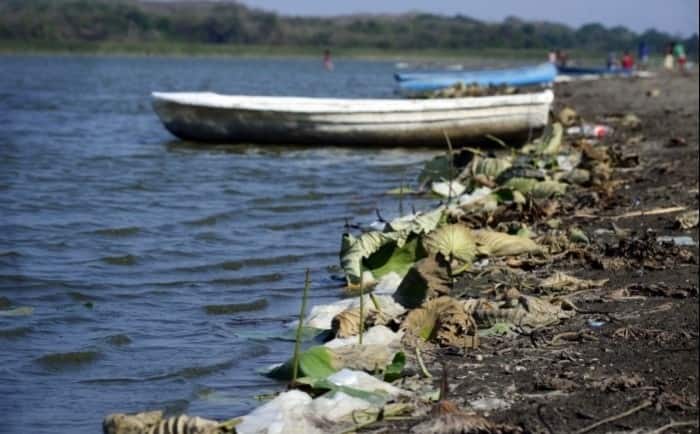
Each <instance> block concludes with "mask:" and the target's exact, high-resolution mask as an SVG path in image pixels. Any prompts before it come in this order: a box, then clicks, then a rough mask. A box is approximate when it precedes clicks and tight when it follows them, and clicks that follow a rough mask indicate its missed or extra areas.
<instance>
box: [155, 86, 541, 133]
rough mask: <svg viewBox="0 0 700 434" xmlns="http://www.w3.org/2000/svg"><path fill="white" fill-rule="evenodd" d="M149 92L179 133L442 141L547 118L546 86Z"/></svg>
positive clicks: (521, 128)
mask: <svg viewBox="0 0 700 434" xmlns="http://www.w3.org/2000/svg"><path fill="white" fill-rule="evenodd" d="M153 98H154V100H153V106H154V109H155V111H156V113H157V114H158V116H159V117H160V119H161V121H162V122H163V124H164V125H165V127H166V128H167V129H168V130H169V131H170V132H172V133H173V134H174V135H176V136H178V137H180V138H182V139H185V140H194V141H204V142H217V143H274V144H322V145H326V144H335V145H367V146H412V145H417V146H422V145H426V146H427V145H440V146H444V143H445V136H444V134H445V133H446V134H447V135H448V136H449V137H450V139H452V140H453V141H455V142H458V141H460V140H468V139H479V138H484V137H485V136H486V135H488V134H491V135H494V136H498V137H509V136H514V135H518V134H522V133H527V132H528V131H530V130H532V129H537V128H540V127H542V126H544V125H545V124H546V123H547V120H548V114H549V109H550V106H551V103H552V100H553V94H552V92H551V91H550V90H547V91H544V92H541V93H535V94H524V95H507V96H489V97H477V98H456V99H431V100H400V99H396V100H389V99H384V100H381V99H364V100H359V99H357V100H352V99H331V98H296V97H262V96H234V95H230V96H227V95H219V94H214V93H158V92H156V93H153Z"/></svg>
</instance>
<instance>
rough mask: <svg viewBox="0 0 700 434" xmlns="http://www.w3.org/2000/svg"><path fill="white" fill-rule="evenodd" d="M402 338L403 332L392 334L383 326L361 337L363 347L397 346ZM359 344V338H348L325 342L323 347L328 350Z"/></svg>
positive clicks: (392, 332) (366, 332) (376, 327)
mask: <svg viewBox="0 0 700 434" xmlns="http://www.w3.org/2000/svg"><path fill="white" fill-rule="evenodd" d="M402 337H403V332H400V331H399V332H394V331H392V330H391V329H390V328H388V327H385V326H383V325H378V326H374V327H372V328H370V329H369V330H366V331H365V332H364V334H363V335H362V344H363V345H384V346H387V347H392V346H398V344H399V343H400V342H401V338H402ZM358 343H360V338H359V336H350V337H349V338H336V339H333V340H331V341H328V342H326V343H325V344H323V345H325V346H327V347H329V348H338V347H343V346H346V345H353V344H358Z"/></svg>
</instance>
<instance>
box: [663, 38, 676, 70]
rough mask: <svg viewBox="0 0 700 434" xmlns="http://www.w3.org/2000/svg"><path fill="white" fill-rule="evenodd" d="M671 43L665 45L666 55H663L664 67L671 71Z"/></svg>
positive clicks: (672, 64) (672, 63)
mask: <svg viewBox="0 0 700 434" xmlns="http://www.w3.org/2000/svg"><path fill="white" fill-rule="evenodd" d="M673 66H674V62H673V43H671V44H668V46H667V47H666V55H665V56H664V69H666V70H668V71H673Z"/></svg>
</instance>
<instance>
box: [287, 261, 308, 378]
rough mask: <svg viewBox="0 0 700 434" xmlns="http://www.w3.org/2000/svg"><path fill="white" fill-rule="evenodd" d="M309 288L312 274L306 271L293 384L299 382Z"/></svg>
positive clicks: (295, 348)
mask: <svg viewBox="0 0 700 434" xmlns="http://www.w3.org/2000/svg"><path fill="white" fill-rule="evenodd" d="M309 286H311V272H310V271H309V269H308V268H307V269H306V278H305V279H304V292H303V293H302V295H301V309H300V310H299V324H298V325H297V335H296V339H295V340H294V358H293V359H292V384H294V383H296V381H297V374H298V372H299V350H300V348H301V333H302V330H303V328H304V312H306V299H307V297H308V294H309Z"/></svg>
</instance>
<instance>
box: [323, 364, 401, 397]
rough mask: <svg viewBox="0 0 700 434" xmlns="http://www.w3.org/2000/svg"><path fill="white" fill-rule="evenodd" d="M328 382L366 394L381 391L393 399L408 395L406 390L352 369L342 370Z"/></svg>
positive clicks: (329, 378)
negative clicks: (362, 391)
mask: <svg viewBox="0 0 700 434" xmlns="http://www.w3.org/2000/svg"><path fill="white" fill-rule="evenodd" d="M328 381H330V382H331V383H333V384H335V385H336V386H346V387H352V388H353V389H360V390H364V391H366V392H377V391H381V392H385V393H387V394H389V395H390V396H392V397H396V396H399V395H406V394H408V392H406V391H405V390H401V389H399V388H398V387H395V386H392V385H391V384H389V383H387V382H385V381H382V380H377V379H376V378H374V377H373V376H371V375H369V374H368V373H366V372H362V371H353V370H351V369H341V370H340V371H338V372H336V373H335V374H333V375H331V376H330V377H328Z"/></svg>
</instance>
